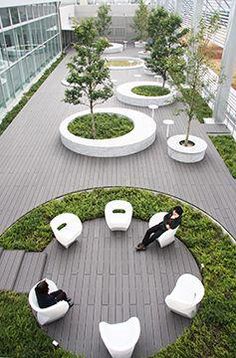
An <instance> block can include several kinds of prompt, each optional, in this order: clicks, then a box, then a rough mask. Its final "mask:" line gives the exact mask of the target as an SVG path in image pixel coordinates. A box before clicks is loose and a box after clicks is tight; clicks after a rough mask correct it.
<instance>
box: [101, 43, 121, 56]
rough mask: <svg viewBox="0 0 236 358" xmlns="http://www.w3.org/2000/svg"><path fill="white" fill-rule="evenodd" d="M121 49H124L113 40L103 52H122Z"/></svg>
mask: <svg viewBox="0 0 236 358" xmlns="http://www.w3.org/2000/svg"><path fill="white" fill-rule="evenodd" d="M123 49H124V46H123V45H121V44H118V43H115V42H111V43H110V46H109V47H107V48H106V49H105V50H104V52H103V53H104V54H110V53H119V52H122V51H123Z"/></svg>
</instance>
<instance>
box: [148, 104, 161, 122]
mask: <svg viewBox="0 0 236 358" xmlns="http://www.w3.org/2000/svg"><path fill="white" fill-rule="evenodd" d="M148 108H149V109H151V110H152V119H154V114H155V109H158V108H159V106H157V105H156V104H149V106H148Z"/></svg>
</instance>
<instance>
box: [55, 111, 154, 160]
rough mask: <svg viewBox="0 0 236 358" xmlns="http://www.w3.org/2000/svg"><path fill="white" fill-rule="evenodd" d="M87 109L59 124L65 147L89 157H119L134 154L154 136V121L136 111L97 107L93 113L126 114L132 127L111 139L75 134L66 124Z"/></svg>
mask: <svg viewBox="0 0 236 358" xmlns="http://www.w3.org/2000/svg"><path fill="white" fill-rule="evenodd" d="M88 113H89V111H88V110H86V111H82V112H79V113H75V114H73V115H72V116H70V117H68V118H66V119H65V120H64V121H63V122H62V123H61V125H60V128H59V130H60V135H61V141H62V143H63V144H64V146H65V147H67V148H68V149H70V150H72V151H73V152H75V153H79V154H83V155H88V156H91V157H121V156H125V155H129V154H134V153H137V152H140V151H142V150H144V149H145V148H147V147H149V146H150V145H151V144H152V143H153V142H154V140H155V137H156V123H155V121H154V120H153V119H152V118H151V117H149V116H147V115H146V114H143V113H141V112H138V111H133V110H131V109H126V108H99V109H96V110H95V113H115V114H120V115H123V116H126V117H128V118H129V119H130V121H132V122H133V124H134V128H133V130H132V131H130V132H129V133H127V134H125V135H123V136H121V137H116V138H111V139H87V138H82V137H78V136H75V135H74V134H72V133H70V132H69V130H68V125H69V123H70V122H72V121H73V120H74V119H75V118H77V117H81V116H84V115H86V114H88Z"/></svg>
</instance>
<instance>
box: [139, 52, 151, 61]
mask: <svg viewBox="0 0 236 358" xmlns="http://www.w3.org/2000/svg"><path fill="white" fill-rule="evenodd" d="M138 57H139V58H142V59H143V60H145V58H150V51H139V52H138Z"/></svg>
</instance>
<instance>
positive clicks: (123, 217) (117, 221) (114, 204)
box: [105, 200, 133, 231]
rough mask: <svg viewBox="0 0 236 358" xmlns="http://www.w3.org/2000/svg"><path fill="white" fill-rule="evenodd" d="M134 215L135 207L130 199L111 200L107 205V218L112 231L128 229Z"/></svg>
mask: <svg viewBox="0 0 236 358" xmlns="http://www.w3.org/2000/svg"><path fill="white" fill-rule="evenodd" d="M115 211H123V212H115ZM132 215H133V207H132V205H131V204H130V203H129V202H128V201H125V200H113V201H110V202H109V203H107V205H106V207H105V219H106V223H107V225H108V227H109V229H110V230H111V231H126V230H128V228H129V226H130V223H131V219H132Z"/></svg>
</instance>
